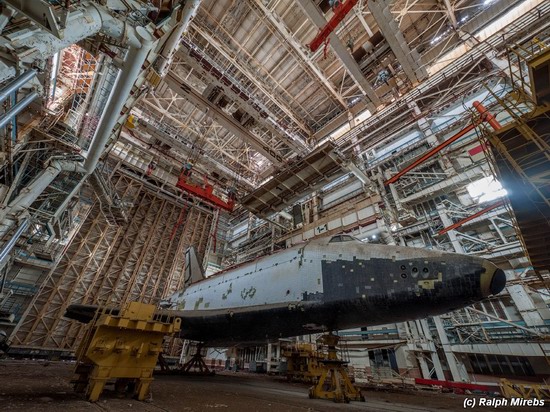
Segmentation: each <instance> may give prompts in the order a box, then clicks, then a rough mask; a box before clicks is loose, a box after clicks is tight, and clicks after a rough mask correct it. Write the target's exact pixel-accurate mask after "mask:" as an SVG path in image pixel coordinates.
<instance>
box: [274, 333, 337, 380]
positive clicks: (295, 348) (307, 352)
mask: <svg viewBox="0 0 550 412" xmlns="http://www.w3.org/2000/svg"><path fill="white" fill-rule="evenodd" d="M282 355H283V356H284V357H285V358H286V359H287V371H286V375H287V378H288V379H289V380H290V381H292V380H299V381H302V382H308V383H315V382H317V380H318V379H319V378H320V377H321V373H322V371H321V366H320V364H319V361H320V360H321V359H325V358H326V354H324V353H322V352H320V351H318V350H317V345H314V344H313V343H303V342H300V343H293V344H289V345H287V346H285V347H284V348H283V350H282Z"/></svg>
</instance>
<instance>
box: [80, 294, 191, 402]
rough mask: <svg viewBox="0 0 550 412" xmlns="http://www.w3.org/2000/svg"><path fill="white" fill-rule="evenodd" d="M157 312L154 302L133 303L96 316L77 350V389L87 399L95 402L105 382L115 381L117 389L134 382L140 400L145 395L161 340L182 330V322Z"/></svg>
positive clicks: (159, 350) (160, 348)
mask: <svg viewBox="0 0 550 412" xmlns="http://www.w3.org/2000/svg"><path fill="white" fill-rule="evenodd" d="M154 312H155V306H154V305H146V304H143V303H138V302H130V303H129V304H128V305H127V306H126V307H125V308H123V309H122V310H121V312H120V314H118V315H112V314H111V313H110V312H103V313H98V314H97V315H96V317H95V318H94V320H93V321H92V322H91V323H90V325H89V327H88V330H87V332H86V335H85V336H84V338H83V340H82V342H81V344H80V346H79V348H78V350H77V352H76V354H77V359H78V361H77V366H76V368H75V373H76V374H77V378H76V379H75V380H74V381H73V383H74V388H75V391H76V392H85V393H86V396H87V398H88V400H89V401H91V402H95V401H97V400H98V399H99V396H100V395H101V392H102V391H103V388H104V387H105V384H106V383H107V382H108V381H109V380H115V388H116V389H117V390H124V389H125V388H126V386H127V385H128V384H134V385H135V387H134V394H135V395H136V397H137V399H138V400H143V399H144V398H145V396H146V395H147V393H148V391H149V385H150V384H151V382H152V381H153V369H154V368H155V365H156V363H157V358H158V356H159V353H160V352H161V350H162V340H163V338H164V336H165V335H170V334H172V333H174V332H177V331H179V329H180V322H181V320H180V319H179V318H174V317H167V316H166V315H164V316H163V317H162V318H161V317H160V316H158V315H157V316H155V314H154Z"/></svg>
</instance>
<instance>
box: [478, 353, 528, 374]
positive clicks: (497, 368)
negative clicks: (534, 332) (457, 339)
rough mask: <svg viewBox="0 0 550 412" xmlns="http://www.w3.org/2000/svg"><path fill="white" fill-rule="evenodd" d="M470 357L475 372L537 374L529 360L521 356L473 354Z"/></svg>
mask: <svg viewBox="0 0 550 412" xmlns="http://www.w3.org/2000/svg"><path fill="white" fill-rule="evenodd" d="M469 359H470V365H471V367H472V371H473V372H474V373H479V374H482V375H501V376H535V372H534V371H533V368H532V366H531V364H530V363H529V361H528V360H527V359H526V358H522V357H519V356H504V355H484V354H472V355H470V356H469Z"/></svg>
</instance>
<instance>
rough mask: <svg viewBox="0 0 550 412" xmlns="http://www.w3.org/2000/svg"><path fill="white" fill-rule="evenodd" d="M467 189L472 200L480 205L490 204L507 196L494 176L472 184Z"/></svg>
mask: <svg viewBox="0 0 550 412" xmlns="http://www.w3.org/2000/svg"><path fill="white" fill-rule="evenodd" d="M467 189H468V193H470V196H471V197H472V199H474V200H477V202H478V203H484V202H490V201H491V200H495V199H498V198H499V197H503V196H506V194H507V192H506V190H505V189H504V188H503V187H502V185H501V184H500V182H499V181H498V180H496V179H495V178H494V177H492V176H489V177H484V178H483V179H479V180H477V181H475V182H473V183H470V184H469V185H468V187H467Z"/></svg>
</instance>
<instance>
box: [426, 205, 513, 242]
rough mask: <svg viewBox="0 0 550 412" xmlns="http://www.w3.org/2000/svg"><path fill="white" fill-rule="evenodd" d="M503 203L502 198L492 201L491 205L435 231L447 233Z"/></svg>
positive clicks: (439, 233) (442, 233)
mask: <svg viewBox="0 0 550 412" xmlns="http://www.w3.org/2000/svg"><path fill="white" fill-rule="evenodd" d="M504 204H505V203H504V200H499V201H498V202H496V203H493V204H492V205H490V206H487V207H486V208H484V209H481V210H480V211H479V212H476V213H474V214H473V215H470V216H467V217H465V218H464V219H461V220H459V221H458V222H456V223H454V224H452V225H451V226H447V227H446V228H444V229H441V230H440V231H439V232H437V234H438V235H444V234H445V233H447V232H448V231H449V230H454V229H456V228H458V227H460V226H462V225H463V224H464V223H466V222H469V221H470V220H473V219H475V218H476V217H479V216H482V215H484V214H485V213H487V212H490V211H491V210H493V209H496V208H497V207H500V206H503V205H504Z"/></svg>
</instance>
